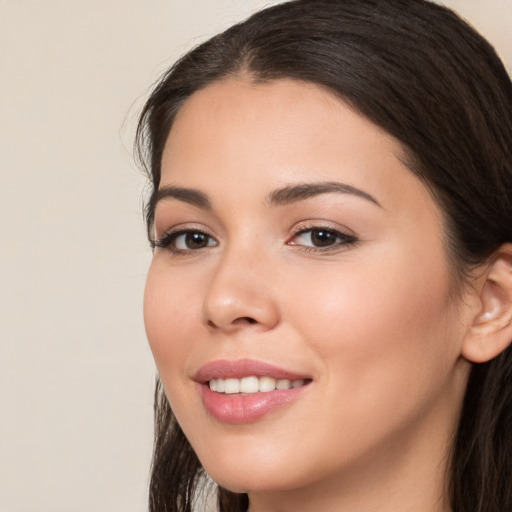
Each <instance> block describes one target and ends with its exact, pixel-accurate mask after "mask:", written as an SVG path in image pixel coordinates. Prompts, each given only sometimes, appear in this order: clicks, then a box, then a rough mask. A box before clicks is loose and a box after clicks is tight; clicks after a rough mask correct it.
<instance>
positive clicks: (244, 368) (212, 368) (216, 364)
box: [194, 359, 311, 384]
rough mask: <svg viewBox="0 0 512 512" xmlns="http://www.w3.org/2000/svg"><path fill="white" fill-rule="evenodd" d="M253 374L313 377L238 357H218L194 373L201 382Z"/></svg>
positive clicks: (286, 377) (260, 375)
mask: <svg viewBox="0 0 512 512" xmlns="http://www.w3.org/2000/svg"><path fill="white" fill-rule="evenodd" d="M251 375H254V376H257V377H274V379H288V380H301V379H311V377H310V376H309V375H305V374H299V373H295V372H291V371H288V370H284V369H283V368H279V367H277V366H274V365H271V364H268V363H262V362H261V361H254V360H252V359H237V360H235V361H229V360H227V359H218V360H216V361H212V362H211V363H207V364H205V365H204V366H202V367H201V368H200V369H199V371H198V372H197V373H196V374H195V375H194V380H195V381H196V382H199V383H200V384H204V383H206V382H208V381H209V380H210V379H229V378H232V379H241V378H243V377H249V376H251Z"/></svg>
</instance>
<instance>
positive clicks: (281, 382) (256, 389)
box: [208, 376, 306, 395]
mask: <svg viewBox="0 0 512 512" xmlns="http://www.w3.org/2000/svg"><path fill="white" fill-rule="evenodd" d="M305 383H306V381H305V380H304V379H298V380H293V381H292V380H289V379H274V378H273V377H256V376H250V377H243V378H242V379H211V380H210V381H209V382H208V386H209V388H210V389H211V390H212V391H216V392H217V393H225V394H226V395H233V394H236V393H243V394H252V393H268V392H270V391H275V390H280V391H281V390H286V389H292V388H300V387H302V386H304V384H305Z"/></svg>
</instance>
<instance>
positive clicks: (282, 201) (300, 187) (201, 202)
mask: <svg viewBox="0 0 512 512" xmlns="http://www.w3.org/2000/svg"><path fill="white" fill-rule="evenodd" d="M333 193H336V194H349V195H353V196H356V197H360V198H362V199H366V200H367V201H370V202H371V203H374V204H376V205H377V206H379V207H381V208H382V205H381V204H380V203H379V202H378V201H377V199H375V198H374V197H373V196H372V195H370V194H368V193H367V192H365V191H364V190H360V189H358V188H356V187H354V186H352V185H348V184H346V183H339V182H337V181H325V182H320V183H299V184H297V185H287V186H285V187H283V188H280V189H277V190H274V191H273V192H271V193H270V194H269V195H268V197H267V199H266V202H267V204H269V205H270V206H284V205H287V204H291V203H296V202H299V201H304V200H306V199H309V198H311V197H315V196H319V195H321V194H333ZM164 199H176V200H178V201H183V202H185V203H188V204H191V205H193V206H197V207H198V208H201V209H204V210H211V209H212V203H211V201H210V199H209V198H208V196H207V195H206V194H204V193H203V192H200V191H199V190H196V189H192V188H184V187H177V186H174V185H168V186H166V187H162V188H161V189H159V190H158V191H157V192H156V194H155V196H154V199H153V206H154V207H156V205H157V204H158V203H159V202H160V201H163V200H164Z"/></svg>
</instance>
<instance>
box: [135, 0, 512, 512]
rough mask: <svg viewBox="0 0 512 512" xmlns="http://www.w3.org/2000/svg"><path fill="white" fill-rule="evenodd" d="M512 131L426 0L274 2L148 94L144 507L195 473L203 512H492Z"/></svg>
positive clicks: (505, 378)
mask: <svg viewBox="0 0 512 512" xmlns="http://www.w3.org/2000/svg"><path fill="white" fill-rule="evenodd" d="M511 140H512V86H511V82H510V79H509V77H508V75H507V73H506V71H505V70H504V68H503V66H502V64H501V62H500V61H499V59H498V57H497V56H496V54H495V52H494V51H493V49H492V48H491V47H490V46H489V44H488V43H486V42H485V41H484V40H483V39H482V38H481V37H480V36H479V35H478V34H476V33H475V32H474V31H473V30H472V29H471V28H470V27H468V26H467V25H466V24H465V23H464V22H462V21H461V20H460V19H459V18H457V16H456V15H455V14H454V13H452V12H451V11H449V10H447V9H445V8H443V7H441V6H438V5H435V4H432V3H430V2H426V1H424V0H368V1H361V0H296V1H292V2H288V3H285V4H281V5H278V6H275V7H271V8H268V9H266V10H264V11H261V12H260V13H257V14H255V15H254V16H252V17H251V18H249V19H248V20H247V21H246V22H244V23H242V24H239V25H236V26H234V27H232V28H230V29H229V30H227V31H226V32H224V33H223V34H220V35H218V36H217V37H214V38H212V39H211V40H209V41H207V42H206V43H204V44H202V45H200V46H199V47H197V48H196V49H194V50H193V51H192V52H190V53H189V54H187V55H185V56H184V57H183V58H182V59H181V60H180V61H179V62H178V63H177V64H176V65H175V66H174V67H173V68H172V69H171V70H170V71H169V72H168V73H167V74H166V75H165V76H164V77H163V79H162V80H161V81H160V83H159V84H158V85H157V87H156V89H155V90H154V92H153V93H152V95H151V97H150V98H149V100H148V102H147V104H146V106H145V108H144V111H143V113H142V116H141V120H140V124H139V149H140V151H141V154H142V155H143V156H146V157H147V165H148V171H149V174H150V177H151V181H152V185H153V189H152V193H151V197H150V200H149V203H148V206H147V212H146V213H147V224H148V234H149V238H150V241H151V242H152V245H153V247H154V258H153V262H152V265H151V268H150V270H149V275H148V281H147V287H146V293H145V322H146V329H147V334H148V339H149V343H150V345H151V348H152V351H153V354H154V357H155V360H156V364H157V367H158V370H159V376H160V379H161V384H160V383H159V384H158V386H157V394H156V400H157V403H156V423H157V431H156V442H155V452H154V461H153V473H152V480H151V489H150V502H151V510H153V511H164V510H166V511H167V510H173V511H178V510H180V511H181V510H183V511H186V510H191V506H192V503H193V500H194V497H195V495H196V490H197V488H198V487H199V486H200V485H202V482H203V480H202V477H204V475H205V473H206V474H208V475H209V476H210V477H211V478H212V479H213V480H214V481H215V482H216V483H217V484H218V508H219V510H222V511H240V510H250V511H251V512H260V511H267V512H268V511H277V510H279V511H294V512H299V511H312V510H315V511H316V510H321V511H323V512H330V511H350V512H359V511H368V510H379V512H386V511H393V512H401V511H411V510H414V511H415V512H427V511H428V512H434V511H436V512H438V511H457V512H470V511H471V512H477V511H478V512H484V511H485V512H491V511H492V512H504V511H507V510H512V490H511V489H512V485H511V484H512V479H511V478H512V464H511V462H512V461H511V459H512V447H511V442H512V439H511V433H510V429H509V427H508V426H509V423H510V421H511V420H512V414H511V413H512V392H511V385H510V384H511V381H510V374H511V370H512V361H511V357H512V352H511V349H510V348H508V347H509V344H510V341H511V340H512V320H511V318H512V244H511V243H512V204H511V198H512V147H511V143H510V141H511ZM162 386H163V387H162ZM169 404H170V405H169Z"/></svg>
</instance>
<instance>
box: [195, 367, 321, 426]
mask: <svg viewBox="0 0 512 512" xmlns="http://www.w3.org/2000/svg"><path fill="white" fill-rule="evenodd" d="M194 380H195V381H196V382H197V383H198V384H200V386H199V389H200V394H201V400H202V403H203V406H204V407H205V409H206V411H207V412H208V414H209V415H210V416H211V417H213V418H214V419H215V420H217V421H219V422H221V423H231V424H241V423H251V422H254V421H256V420H258V419H260V418H262V417H263V416H266V415H267V414H269V413H270V412H272V411H275V410H279V409H282V408H283V406H285V405H287V404H290V403H293V402H296V401H297V400H298V399H299V398H300V397H301V396H303V395H304V394H305V392H306V391H307V389H308V388H310V387H311V386H310V385H311V383H312V382H313V379H312V378H311V377H310V376H309V375H306V374H301V373H297V372H294V371H289V370H285V369H283V368H279V367H277V366H274V365H270V364H267V363H262V362H259V361H253V360H247V359H244V360H237V361H227V360H218V361H213V362H211V363H208V364H206V365H205V366H203V367H202V368H201V369H200V370H199V371H198V372H197V374H196V375H195V376H194Z"/></svg>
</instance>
